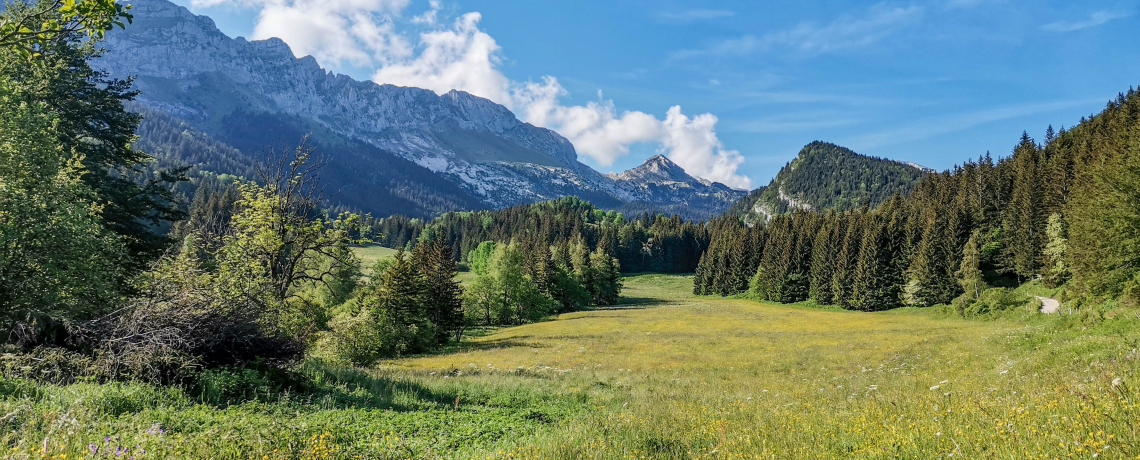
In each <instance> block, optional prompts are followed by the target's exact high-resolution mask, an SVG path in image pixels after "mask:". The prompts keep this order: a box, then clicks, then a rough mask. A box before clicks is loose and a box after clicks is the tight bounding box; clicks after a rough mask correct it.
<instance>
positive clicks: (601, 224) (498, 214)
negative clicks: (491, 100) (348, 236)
mask: <svg viewBox="0 0 1140 460" xmlns="http://www.w3.org/2000/svg"><path fill="white" fill-rule="evenodd" d="M362 227H363V228H367V229H368V230H369V231H368V232H365V233H364V234H365V235H369V236H370V238H371V239H372V240H374V241H376V242H378V243H380V244H383V245H385V246H387V247H391V248H396V247H403V245H404V244H405V243H406V242H407V241H412V240H416V239H419V238H421V237H422V234H423V233H424V232H435V233H437V234H438V235H440V236H442V237H443V238H444V239H446V241H447V243H448V245H450V246H451V247H452V249H453V251H454V252H455V253H456V254H457V255H458V256H459V257H458V259H459V260H465V261H468V262H471V261H472V260H474V259H472V254H473V253H475V252H476V251H478V252H479V254H478V255H477V256H476V257H478V258H479V260H486V259H487V257H488V256H489V255H490V254H491V250H490V248H482V249H480V248H479V246H480V245H482V244H487V243H490V242H494V243H498V244H509V243H511V242H512V241H515V242H519V243H520V244H523V245H525V246H528V247H535V248H537V247H551V246H558V245H561V244H563V243H569V244H571V245H576V244H577V241H578V240H579V239H581V240H582V242H583V244H584V245H585V246H586V247H587V252H590V251H591V250H592V248H596V247H597V246H598V245H599V244H602V243H603V241H604V242H605V246H607V249H608V250H609V251H610V253H611V255H613V257H616V258H617V259H618V261H619V265H620V267H621V269H622V270H623V271H625V272H627V273H629V272H650V271H652V272H663V273H689V272H692V271H693V270H694V269H695V268H696V266H697V263H698V262H699V261H700V257H701V253H702V252H704V250H705V248H706V247H707V246H708V238H709V233H708V229H707V228H706V226H705V225H703V224H701V223H694V222H691V221H689V222H686V221H685V220H684V219H682V218H681V217H680V216H676V215H674V216H666V215H664V214H654V215H651V214H648V213H644V214H641V215H638V216H637V217H635V218H627V217H626V216H625V215H622V214H621V213H618V212H615V211H603V210H601V209H598V208H596V207H595V206H593V205H591V204H590V203H587V202H585V201H583V200H581V199H579V198H576V197H563V198H558V199H555V200H551V201H546V202H542V203H534V204H526V205H519V206H515V207H511V208H507V209H502V210H497V211H479V212H449V213H445V214H443V215H441V216H439V217H438V218H436V219H434V220H431V221H430V222H424V221H422V220H418V219H408V218H407V217H402V216H393V217H388V218H382V219H364V220H363V221H362ZM428 229H431V230H428ZM526 252H528V253H531V252H533V250H531V249H527V251H526ZM481 263H482V262H480V263H479V265H480V267H472V268H473V269H481ZM744 279H745V280H747V275H746V276H745V278H744Z"/></svg>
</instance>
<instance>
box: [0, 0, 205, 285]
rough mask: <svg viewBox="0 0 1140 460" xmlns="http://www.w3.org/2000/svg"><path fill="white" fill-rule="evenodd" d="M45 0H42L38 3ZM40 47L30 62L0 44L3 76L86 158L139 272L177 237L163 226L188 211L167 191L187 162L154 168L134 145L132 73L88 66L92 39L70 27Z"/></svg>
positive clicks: (90, 180)
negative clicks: (125, 76)
mask: <svg viewBox="0 0 1140 460" xmlns="http://www.w3.org/2000/svg"><path fill="white" fill-rule="evenodd" d="M47 3H51V2H43V1H41V2H40V5H39V6H37V8H38V7H40V6H45V5H46V4H47ZM84 3H87V4H95V3H104V2H102V1H88V2H84ZM106 3H109V4H110V3H114V2H106ZM16 9H17V10H19V9H20V8H16ZM38 52H39V53H41V54H40V55H39V56H37V57H36V58H35V59H33V63H32V64H31V65H29V64H28V63H27V62H24V59H23V58H22V57H20V56H18V55H16V54H14V53H12V52H9V50H6V49H4V48H3V47H0V64H2V65H0V76H2V78H6V79H10V80H11V81H12V82H15V84H18V85H19V86H20V87H21V89H22V92H21V93H22V96H23V98H25V100H26V101H28V102H29V103H35V104H42V106H43V107H44V108H45V110H46V111H47V112H48V113H50V114H51V115H52V116H53V117H54V119H55V120H56V126H55V127H54V129H52V130H51V131H50V133H52V134H53V135H54V136H55V137H56V138H57V139H58V142H59V144H60V145H61V147H62V148H63V149H64V151H65V152H68V153H69V154H70V155H73V156H74V158H76V159H77V160H78V161H79V162H81V163H82V164H83V167H84V169H85V170H86V171H87V173H86V174H83V176H82V180H83V182H84V183H85V184H86V185H87V186H88V187H89V188H90V189H91V190H92V192H93V193H94V197H93V199H94V201H95V202H96V203H98V204H99V205H100V206H101V207H102V211H101V213H102V218H103V225H104V226H106V227H107V228H108V229H109V230H111V231H113V232H114V233H116V234H118V235H120V236H121V237H122V241H123V243H124V244H125V245H126V249H127V255H128V258H127V259H126V260H125V261H124V264H125V268H126V270H127V272H128V273H129V274H132V275H133V274H137V273H139V272H141V271H142V270H145V269H147V268H149V267H150V265H151V263H153V262H154V260H156V259H157V258H158V257H159V256H160V255H162V254H163V252H164V251H165V250H166V249H167V247H168V246H169V245H170V244H171V243H172V241H171V240H170V239H169V238H167V237H165V236H164V233H165V226H166V225H168V224H170V223H172V222H174V221H177V220H180V219H182V218H183V217H184V215H183V213H182V211H181V210H180V209H179V208H178V205H177V204H176V203H175V201H174V197H173V195H172V193H171V191H170V187H171V186H172V185H174V184H176V183H177V182H179V181H180V180H183V179H185V178H184V177H182V173H183V170H179V169H176V170H162V169H156V168H154V167H152V165H151V163H152V162H153V160H154V159H153V158H152V157H151V156H150V155H147V154H146V153H145V152H142V151H139V150H136V149H134V148H132V146H131V143H132V142H133V140H134V138H135V129H136V128H137V127H138V124H139V120H140V118H139V115H137V114H135V113H131V112H128V111H127V110H126V109H125V107H124V103H127V102H129V101H130V100H131V99H133V98H134V97H135V95H137V92H136V91H134V90H133V89H132V82H131V81H130V80H116V79H113V78H109V77H108V75H107V73H106V72H103V71H97V70H94V69H92V68H91V66H90V64H89V62H90V61H91V60H92V59H95V58H96V57H97V56H98V55H99V54H98V53H99V52H98V51H97V48H96V47H95V44H94V43H91V42H88V43H81V42H80V39H79V37H78V36H77V34H75V33H68V34H64V35H63V36H61V37H59V39H58V40H53V41H51V42H49V43H44V44H42V45H41V46H40V47H39V48H38Z"/></svg>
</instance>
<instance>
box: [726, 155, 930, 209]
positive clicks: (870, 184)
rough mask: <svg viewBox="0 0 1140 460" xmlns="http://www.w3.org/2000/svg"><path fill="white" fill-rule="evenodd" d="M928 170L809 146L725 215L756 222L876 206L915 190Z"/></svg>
mask: <svg viewBox="0 0 1140 460" xmlns="http://www.w3.org/2000/svg"><path fill="white" fill-rule="evenodd" d="M929 172H930V171H929V170H925V169H922V168H920V167H917V166H914V165H911V164H907V163H901V162H898V161H894V160H888V159H884V158H875V157H868V156H864V155H860V154H858V153H855V152H853V151H851V150H850V149H847V148H845V147H841V146H838V145H835V144H831V143H827V142H820V141H816V142H812V143H810V144H808V145H806V146H804V148H803V149H801V150H800V152H799V154H798V155H796V158H795V159H793V160H792V161H791V162H789V163H788V164H787V165H785V166H784V167H783V168H782V169H780V171H779V172H778V173H776V177H775V178H774V179H772V182H771V183H770V184H768V185H767V186H765V187H762V188H759V189H756V190H754V191H753V192H752V193H751V194H749V195H748V196H747V197H745V198H743V199H741V200H740V201H738V202H736V203H735V204H733V205H732V207H731V208H729V210H728V211H727V214H729V215H734V216H740V217H742V218H744V219H745V220H746V221H749V222H755V221H759V220H761V219H770V218H771V217H772V216H775V215H780V214H785V213H788V212H791V211H794V210H802V211H826V210H828V209H839V210H846V209H852V208H856V207H858V206H860V205H861V204H862V203H863V201H864V200H866V201H867V202H868V203H870V205H871V206H877V205H879V204H880V203H883V202H884V201H886V200H887V199H889V198H890V197H891V196H892V195H894V194H896V193H904V194H905V193H906V192H909V191H910V190H911V189H913V188H914V185H915V184H916V183H918V181H919V179H921V178H922V177H923V176H924V175H926V174H927V173H929Z"/></svg>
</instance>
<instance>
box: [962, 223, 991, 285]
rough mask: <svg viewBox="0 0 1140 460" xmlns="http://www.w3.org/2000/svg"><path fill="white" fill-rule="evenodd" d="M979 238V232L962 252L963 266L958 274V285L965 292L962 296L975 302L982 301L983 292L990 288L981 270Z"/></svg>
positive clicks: (972, 235)
mask: <svg viewBox="0 0 1140 460" xmlns="http://www.w3.org/2000/svg"><path fill="white" fill-rule="evenodd" d="M979 236H980V234H979V232H977V231H975V232H974V233H973V234H971V235H970V240H969V241H967V242H966V247H965V248H964V249H963V250H962V264H961V265H959V267H958V272H957V275H958V285H959V286H961V287H962V291H963V292H964V294H962V295H963V296H965V297H966V298H968V299H973V300H978V299H980V298H981V296H982V292H983V291H985V290H986V289H987V288H989V286H987V285H986V281H985V279H983V277H982V270H981V268H980V265H981V257H980V251H979V248H978V240H979V239H980V238H979Z"/></svg>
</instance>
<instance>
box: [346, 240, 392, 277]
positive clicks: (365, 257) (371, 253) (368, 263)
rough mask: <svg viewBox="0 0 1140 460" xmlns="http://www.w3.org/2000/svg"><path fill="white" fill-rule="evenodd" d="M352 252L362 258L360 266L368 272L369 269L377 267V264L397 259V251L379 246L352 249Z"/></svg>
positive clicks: (371, 245) (372, 245)
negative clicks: (385, 260)
mask: <svg viewBox="0 0 1140 460" xmlns="http://www.w3.org/2000/svg"><path fill="white" fill-rule="evenodd" d="M352 252H354V253H356V257H359V258H360V265H361V266H362V267H364V268H365V271H366V272H367V271H368V270H367V269H370V268H372V266H373V265H376V262H379V261H380V260H383V259H390V258H393V257H396V250H395V249H392V248H386V247H384V246H380V245H378V244H370V245H367V246H362V247H356V248H352Z"/></svg>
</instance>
